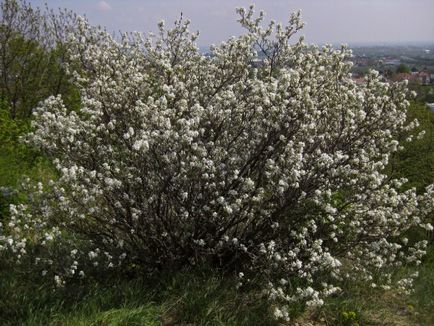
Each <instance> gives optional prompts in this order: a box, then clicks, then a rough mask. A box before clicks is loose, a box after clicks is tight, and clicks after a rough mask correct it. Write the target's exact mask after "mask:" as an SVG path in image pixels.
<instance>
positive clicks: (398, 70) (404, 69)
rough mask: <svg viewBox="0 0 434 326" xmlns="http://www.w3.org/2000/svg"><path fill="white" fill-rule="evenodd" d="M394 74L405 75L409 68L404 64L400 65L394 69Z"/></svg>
mask: <svg viewBox="0 0 434 326" xmlns="http://www.w3.org/2000/svg"><path fill="white" fill-rule="evenodd" d="M396 73H398V74H399V73H406V74H408V73H410V68H409V67H408V66H407V65H406V64H404V63H401V64H400V65H399V66H398V67H397V68H396Z"/></svg>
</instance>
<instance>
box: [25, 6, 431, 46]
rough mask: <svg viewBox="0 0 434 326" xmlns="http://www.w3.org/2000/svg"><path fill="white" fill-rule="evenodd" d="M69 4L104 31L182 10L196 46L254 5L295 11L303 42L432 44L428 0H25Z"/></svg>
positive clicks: (138, 27) (276, 12)
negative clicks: (196, 38)
mask: <svg viewBox="0 0 434 326" xmlns="http://www.w3.org/2000/svg"><path fill="white" fill-rule="evenodd" d="M44 2H47V4H48V6H49V7H52V8H58V7H63V8H69V9H72V10H73V11H75V12H76V13H78V14H80V15H85V16H86V17H87V18H88V19H89V21H90V23H91V24H93V25H101V26H105V27H106V28H107V29H108V30H109V31H119V30H121V31H141V32H149V31H155V30H156V25H157V23H158V22H159V21H161V20H164V21H166V22H167V24H168V25H169V26H170V23H172V22H173V21H174V20H175V19H177V18H178V17H179V15H180V13H181V12H182V13H183V15H184V17H187V18H189V19H190V20H191V22H192V23H191V30H193V31H197V30H199V31H200V38H199V41H198V43H199V45H201V46H207V45H210V44H217V43H219V42H221V41H224V40H226V39H227V38H229V37H230V36H232V35H239V34H240V33H241V32H242V29H241V28H240V27H239V25H238V23H237V22H236V20H237V15H236V13H235V8H236V7H248V6H249V5H250V4H252V3H254V4H255V8H256V10H264V11H265V12H266V14H267V18H269V19H274V20H276V21H281V22H285V21H287V19H288V17H289V14H290V13H291V12H292V11H295V10H298V9H301V10H302V17H303V21H304V22H305V23H306V26H305V28H304V29H303V30H302V32H301V34H302V35H304V36H305V37H306V41H307V42H309V43H333V44H336V43H349V44H357V43H407V42H412V43H413V42H432V43H434V0H256V1H254V2H252V0H251V1H246V0H30V3H31V4H32V5H36V6H43V4H44Z"/></svg>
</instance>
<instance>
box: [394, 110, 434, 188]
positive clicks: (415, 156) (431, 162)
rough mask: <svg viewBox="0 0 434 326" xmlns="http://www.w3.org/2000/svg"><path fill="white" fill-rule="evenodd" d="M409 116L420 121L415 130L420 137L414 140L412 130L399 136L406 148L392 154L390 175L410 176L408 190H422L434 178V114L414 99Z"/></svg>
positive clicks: (398, 176) (408, 177)
mask: <svg viewBox="0 0 434 326" xmlns="http://www.w3.org/2000/svg"><path fill="white" fill-rule="evenodd" d="M408 117H409V119H412V120H414V119H416V120H417V121H418V124H419V126H418V127H417V128H416V132H417V133H418V134H420V137H418V138H416V139H413V138H414V137H411V135H410V134H409V133H403V134H402V135H400V143H401V145H403V146H404V149H403V150H402V151H399V152H397V153H395V154H394V155H393V156H392V159H391V162H390V165H389V167H388V171H387V174H388V175H390V176H393V177H397V178H402V177H405V178H407V179H408V182H407V184H406V185H405V187H406V188H407V189H409V188H412V187H416V188H417V189H418V190H419V191H420V192H422V191H423V190H424V189H425V187H427V186H428V185H430V184H431V183H432V182H433V180H434V113H433V112H431V111H430V110H429V109H428V108H427V107H426V105H425V104H424V103H420V102H413V103H412V104H411V106H410V107H409V109H408ZM409 137H410V138H409ZM410 140H411V141H410Z"/></svg>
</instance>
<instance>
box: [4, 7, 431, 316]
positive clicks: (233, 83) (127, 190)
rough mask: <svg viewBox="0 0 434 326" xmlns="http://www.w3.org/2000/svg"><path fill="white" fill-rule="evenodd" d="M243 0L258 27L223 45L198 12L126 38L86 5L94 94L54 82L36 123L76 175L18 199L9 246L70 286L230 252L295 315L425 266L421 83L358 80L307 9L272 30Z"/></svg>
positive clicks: (242, 281)
mask: <svg viewBox="0 0 434 326" xmlns="http://www.w3.org/2000/svg"><path fill="white" fill-rule="evenodd" d="M238 13H239V15H240V23H241V25H242V26H243V27H244V28H245V29H246V30H247V31H246V34H244V35H242V36H240V37H237V38H232V39H230V40H228V41H227V42H225V43H222V44H221V45H219V46H216V47H214V48H213V49H212V55H211V56H209V57H206V56H203V55H201V53H200V52H199V50H198V49H197V46H196V45H195V40H196V38H197V35H196V34H191V33H190V32H189V31H188V26H189V22H188V21H186V22H184V21H183V20H182V19H181V20H179V21H177V22H176V24H175V27H174V28H173V29H170V30H167V31H166V30H165V29H164V24H163V23H161V24H160V25H159V27H160V32H159V35H158V36H157V37H154V38H152V37H150V38H143V37H142V36H141V35H140V34H124V35H123V38H122V40H121V41H120V42H118V41H116V40H115V39H114V38H113V37H112V36H110V35H109V34H107V33H106V32H104V31H102V30H100V29H98V28H93V27H91V26H89V25H88V23H87V22H86V21H85V20H79V26H78V29H77V31H76V33H75V34H74V35H73V38H71V39H70V40H69V42H70V43H68V44H69V46H68V56H69V57H68V59H67V60H66V62H67V63H68V65H67V71H68V73H69V74H70V76H71V78H72V79H73V80H74V85H75V87H77V88H78V89H79V91H80V95H81V107H80V109H79V110H77V111H74V110H71V109H68V108H67V107H66V106H65V104H64V102H63V100H62V98H61V97H60V96H57V97H49V98H48V99H47V100H45V101H44V102H43V103H41V105H40V106H39V108H38V109H37V110H36V111H35V113H34V117H35V120H34V123H33V126H34V128H35V130H34V131H33V132H31V133H30V134H29V135H28V137H27V139H28V143H29V144H31V145H34V146H36V147H39V148H40V149H42V150H43V151H44V152H45V153H46V154H47V155H48V156H49V157H50V158H52V159H53V163H54V165H55V168H56V170H57V171H58V173H59V175H60V177H59V179H57V180H53V181H52V182H50V184H49V185H48V186H44V185H43V184H42V183H39V184H37V185H35V186H34V188H31V186H29V187H30V188H31V189H30V190H31V196H30V197H29V203H28V204H27V205H12V206H11V218H10V221H8V223H7V224H6V223H5V225H3V231H2V232H3V234H4V235H3V236H0V241H1V245H2V247H1V248H3V253H5V255H6V252H9V253H12V254H13V256H14V257H15V259H16V260H17V261H18V262H19V263H21V264H24V265H25V266H29V268H30V266H32V267H31V268H32V269H33V270H34V271H35V272H36V273H37V274H39V275H43V276H44V277H46V278H50V279H52V280H54V282H55V283H56V285H57V286H59V287H62V286H64V285H65V282H66V281H67V280H70V281H71V282H80V280H83V279H84V278H85V277H86V276H90V275H92V273H93V271H95V270H96V271H99V272H100V271H104V270H109V271H110V270H116V269H122V270H123V271H124V272H127V273H135V272H137V273H139V272H142V273H143V272H147V273H154V272H156V271H159V270H162V269H169V270H170V269H174V270H175V269H179V268H181V267H185V266H188V265H202V264H206V265H211V266H225V267H226V268H228V269H229V270H232V271H233V272H236V273H237V274H238V277H239V285H238V286H239V287H242V286H247V285H248V284H249V283H254V281H255V280H256V279H254V278H253V277H252V275H256V274H258V273H259V274H261V275H263V277H264V278H265V279H266V281H265V282H263V281H262V282H261V284H266V289H265V290H266V292H267V294H268V297H269V298H270V299H271V300H273V301H276V309H275V311H274V315H275V317H277V318H284V319H288V317H289V314H290V313H291V314H292V313H293V310H294V309H295V308H297V309H298V306H301V307H302V308H303V307H304V306H305V305H307V306H316V305H321V304H323V302H324V301H323V299H324V297H327V296H329V295H332V294H334V293H336V292H339V291H340V287H341V284H344V283H345V282H347V281H356V280H358V281H363V282H365V283H366V282H367V283H368V284H369V285H370V286H372V287H378V286H379V285H384V286H391V278H390V272H389V271H390V267H391V266H395V267H396V266H401V265H402V264H403V263H414V264H420V261H421V257H423V255H424V254H425V247H426V243H427V242H426V241H424V240H420V241H408V239H407V238H406V237H405V232H406V231H408V230H409V229H410V228H423V229H427V230H432V226H431V224H429V223H428V221H429V217H430V215H429V214H431V213H432V209H433V204H434V203H433V196H432V195H433V189H432V186H430V187H428V188H427V190H426V192H420V194H417V193H416V190H415V189H414V188H410V189H405V188H403V185H405V182H406V180H404V179H389V178H388V177H387V175H386V174H385V173H386V170H385V169H386V166H387V165H388V162H389V158H390V156H391V155H392V154H393V153H395V152H396V151H398V150H400V146H399V143H398V140H397V139H398V137H399V135H401V134H402V133H403V132H411V131H412V130H413V129H414V127H416V125H417V124H416V123H415V122H409V121H408V119H407V115H406V111H407V108H408V106H409V102H408V100H407V97H408V96H407V91H406V88H405V84H403V83H400V84H393V85H389V84H385V83H382V82H381V81H380V77H379V76H378V73H376V72H370V73H369V74H368V76H367V84H366V85H357V84H355V83H354V82H353V81H352V80H351V78H350V77H349V72H350V68H351V64H350V63H349V61H348V59H349V56H350V55H351V52H350V51H349V50H348V49H347V48H345V47H343V48H342V49H340V50H333V49H332V48H331V47H329V46H325V47H323V48H318V47H316V46H307V45H305V44H304V43H303V41H302V39H300V40H299V41H298V42H296V43H295V44H293V45H290V44H289V39H290V38H291V37H292V36H293V35H294V34H295V33H296V32H297V31H298V30H299V29H300V28H301V27H302V23H301V21H300V16H299V14H293V15H291V17H290V20H289V23H288V25H286V26H282V25H280V24H276V23H274V22H271V23H270V24H269V25H268V26H267V27H265V28H263V27H261V23H262V21H263V14H262V13H261V14H260V15H259V17H257V18H256V17H254V16H253V15H254V13H253V9H252V8H250V9H249V10H244V9H239V10H238ZM255 49H260V51H262V55H263V56H264V57H265V60H264V63H263V65H262V66H261V67H259V68H254V67H253V66H252V64H251V63H252V60H253V59H255V58H256V57H257V55H258V53H256V51H255ZM76 67H80V68H79V69H78V70H77V69H76ZM379 271H383V272H382V273H379ZM376 275H377V277H375V276H376ZM378 275H379V276H378ZM411 282H412V278H408V277H403V278H402V279H401V280H399V281H398V282H397V287H398V289H400V290H402V291H407V288H408V286H410V285H411Z"/></svg>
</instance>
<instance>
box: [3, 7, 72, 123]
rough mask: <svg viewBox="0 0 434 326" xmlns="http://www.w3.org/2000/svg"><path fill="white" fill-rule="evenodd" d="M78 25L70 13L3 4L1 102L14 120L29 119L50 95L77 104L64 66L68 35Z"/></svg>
mask: <svg viewBox="0 0 434 326" xmlns="http://www.w3.org/2000/svg"><path fill="white" fill-rule="evenodd" d="M75 23H76V16H75V15H74V14H73V13H71V12H69V11H60V12H59V13H55V12H53V11H49V10H48V9H46V10H45V11H42V10H40V9H39V8H36V9H35V8H32V7H31V6H30V4H29V3H27V2H26V1H25V0H18V1H16V0H6V1H3V2H2V3H1V4H0V61H1V63H2V66H1V69H0V74H1V78H0V100H2V101H4V102H5V103H7V104H8V109H9V114H10V117H11V118H12V119H27V118H29V117H30V116H31V112H32V109H33V108H34V107H35V106H36V105H37V104H38V102H39V101H41V100H43V99H45V98H47V97H48V96H50V95H56V94H62V95H64V97H65V99H66V100H67V101H69V102H70V104H72V102H73V101H74V95H75V94H74V89H73V88H72V87H71V85H70V83H69V82H68V80H67V77H66V75H65V71H64V69H63V66H62V64H63V63H64V61H65V54H66V49H67V43H66V35H67V34H68V33H70V32H72V31H73V29H74V26H75ZM71 101H72V102H71Z"/></svg>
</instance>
